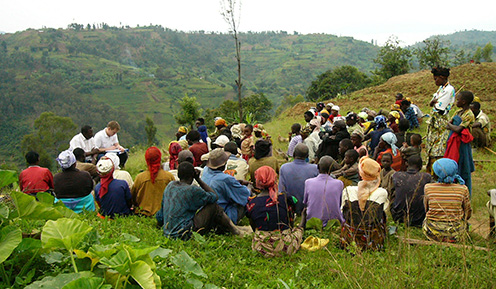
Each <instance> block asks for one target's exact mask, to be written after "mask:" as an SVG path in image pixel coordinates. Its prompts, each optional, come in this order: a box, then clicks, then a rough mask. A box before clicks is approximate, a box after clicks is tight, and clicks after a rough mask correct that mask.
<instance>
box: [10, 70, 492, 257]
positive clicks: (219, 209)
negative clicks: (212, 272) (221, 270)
mask: <svg viewBox="0 0 496 289" xmlns="http://www.w3.org/2000/svg"><path fill="white" fill-rule="evenodd" d="M432 74H433V76H434V80H435V83H436V85H438V86H439V89H438V90H437V92H436V93H434V95H433V98H432V101H431V102H430V106H431V108H432V109H431V111H430V113H429V114H430V117H429V116H428V115H427V114H426V115H424V114H423V112H422V111H421V110H420V109H419V107H418V106H416V105H415V104H413V102H412V100H411V99H409V98H405V97H404V96H403V95H402V94H401V93H398V94H397V95H396V99H395V100H394V101H392V102H393V103H392V104H391V106H390V107H389V109H390V111H386V110H384V109H381V110H380V111H378V112H376V111H374V110H371V109H368V108H363V109H362V110H361V111H359V112H353V111H349V112H346V113H343V114H341V113H342V111H343V110H342V109H341V108H340V107H339V106H338V105H335V104H333V103H328V104H324V103H321V102H319V103H317V104H316V107H315V108H311V109H309V110H308V111H306V112H305V113H304V115H303V117H304V119H305V123H303V124H300V123H295V124H293V125H292V126H291V128H290V130H291V131H290V133H289V144H288V149H287V157H288V158H289V162H287V163H284V164H282V161H281V160H280V159H277V158H276V157H275V156H274V155H273V152H274V150H273V146H272V144H273V143H272V139H271V137H270V135H269V134H268V133H267V132H266V130H265V129H264V127H263V125H262V124H254V125H252V124H243V123H233V124H228V123H227V122H226V121H225V120H224V119H223V118H221V117H218V118H215V119H214V120H211V121H212V122H213V123H214V124H215V131H213V132H211V133H210V134H209V133H208V130H207V127H206V125H205V120H204V119H203V118H199V119H198V120H197V121H196V129H191V130H189V129H188V128H186V127H184V126H182V127H179V129H178V131H177V133H176V140H175V141H173V142H171V143H170V144H169V145H168V148H167V157H166V161H165V162H164V160H163V156H162V152H161V150H160V149H158V148H156V147H150V148H148V149H147V150H146V153H145V159H146V164H147V170H145V171H143V172H141V173H139V174H138V175H137V176H136V178H135V179H134V180H133V179H132V177H131V176H130V175H129V173H128V172H126V171H125V170H124V169H125V163H126V161H127V151H126V149H124V148H123V147H122V146H121V145H120V144H119V141H118V138H117V132H118V131H119V129H120V126H119V124H118V123H117V122H115V121H111V122H109V123H108V125H107V127H106V128H105V129H103V130H101V131H99V132H98V133H97V134H96V135H95V136H93V131H92V128H91V127H90V126H84V127H82V129H81V133H80V134H78V135H76V136H74V138H73V139H72V140H71V141H70V144H69V149H68V150H66V151H63V152H61V153H60V155H59V156H58V158H57V162H58V163H59V165H60V167H61V169H62V171H61V172H59V173H57V174H56V175H55V176H52V174H51V172H50V171H49V170H48V169H45V168H41V167H39V166H38V162H39V156H38V154H37V153H36V152H29V153H27V154H26V161H27V162H28V164H29V167H28V168H27V169H26V170H24V171H23V172H22V173H21V174H20V177H19V181H20V182H19V183H20V188H21V190H22V191H23V192H25V193H27V194H36V193H37V192H42V191H52V192H53V193H54V195H55V197H56V201H61V202H63V203H64V204H65V205H66V206H67V207H68V208H70V209H72V210H74V211H75V212H81V211H83V210H87V211H95V210H96V211H98V214H99V216H100V217H102V218H105V217H108V218H114V217H115V216H126V215H129V214H139V215H143V216H148V217H153V216H154V217H155V218H156V219H157V223H158V226H159V227H160V228H161V229H162V230H163V233H164V235H165V236H167V237H170V238H178V239H184V240H186V239H188V238H190V237H191V234H192V232H198V233H200V234H205V233H207V232H210V231H213V232H216V233H231V234H235V235H246V234H248V233H250V232H251V231H252V232H253V243H252V248H253V250H256V251H258V252H260V253H261V254H263V255H265V256H274V255H278V254H282V253H287V254H291V253H294V252H295V251H297V250H298V248H299V247H300V245H301V243H302V238H303V232H304V229H305V226H306V223H307V220H310V219H313V218H315V219H318V220H320V221H321V222H322V226H323V227H326V226H327V224H328V223H329V222H330V221H332V220H335V221H334V222H337V223H339V224H340V225H341V233H340V246H341V247H343V248H347V247H348V246H349V245H350V244H356V245H357V246H358V247H359V248H361V249H372V250H381V249H383V248H384V240H385V239H386V224H387V222H386V218H387V215H389V214H388V213H390V215H391V216H392V218H393V220H394V221H396V222H398V223H404V224H405V226H413V227H421V228H422V230H423V232H424V234H425V236H426V237H427V238H428V239H429V240H433V241H443V242H458V241H460V240H463V239H464V238H465V236H466V235H467V233H468V219H469V218H470V216H471V211H472V210H471V204H470V200H471V194H472V182H471V173H472V172H473V171H474V164H473V159H472V147H473V146H486V145H488V144H489V142H490V141H491V140H490V133H491V131H490V127H491V126H490V123H489V118H488V117H487V115H485V114H484V113H483V112H482V110H481V103H480V100H478V99H477V98H474V95H473V94H472V92H470V91H461V92H459V93H455V89H454V87H453V86H452V85H451V84H450V83H449V81H448V77H449V69H446V68H434V69H432ZM454 106H456V107H458V110H457V111H456V112H455V113H450V111H451V110H452V108H453V107H454ZM450 115H451V117H450ZM426 117H428V120H426V122H427V134H426V135H424V136H422V135H421V134H420V129H419V126H420V123H422V122H423V121H424V119H425V118H426ZM423 154H424V155H425V156H426V158H425V161H423V159H422V155H423ZM424 163H425V164H426V172H423V168H424ZM490 195H491V201H489V202H488V204H487V205H488V208H489V212H490V215H491V216H492V217H494V214H495V211H496V209H495V208H496V191H491V192H490ZM95 203H96V205H95ZM300 216H301V219H300V220H301V221H300V222H299V224H298V225H296V224H295V220H296V219H297V218H298V217H300ZM243 218H247V219H248V220H249V224H250V227H251V230H248V229H246V227H243V226H239V224H240V222H241V220H242V219H243ZM492 220H493V223H492V226H494V218H493V219H492Z"/></svg>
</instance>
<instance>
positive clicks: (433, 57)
mask: <svg viewBox="0 0 496 289" xmlns="http://www.w3.org/2000/svg"><path fill="white" fill-rule="evenodd" d="M422 42H423V43H424V47H422V48H417V49H415V50H414V51H415V54H416V55H417V58H418V60H419V65H420V68H432V67H447V66H449V61H448V53H449V48H448V47H447V46H449V45H450V42H449V41H443V40H442V39H441V38H439V36H437V37H434V38H432V39H426V40H424V41H422Z"/></svg>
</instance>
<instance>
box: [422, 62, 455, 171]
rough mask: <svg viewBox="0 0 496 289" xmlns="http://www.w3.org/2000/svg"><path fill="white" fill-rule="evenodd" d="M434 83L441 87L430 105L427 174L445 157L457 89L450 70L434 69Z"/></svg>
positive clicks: (427, 137)
mask: <svg viewBox="0 0 496 289" xmlns="http://www.w3.org/2000/svg"><path fill="white" fill-rule="evenodd" d="M431 73H432V75H433V76H434V82H435V83H436V85H437V86H438V87H439V88H438V89H437V91H436V93H434V95H433V96H432V100H431V102H430V103H429V105H430V106H431V107H432V111H431V117H430V119H429V124H428V126H427V136H426V139H425V140H426V146H425V148H426V153H427V156H428V157H429V161H428V163H427V172H428V173H431V174H432V173H433V172H432V170H431V168H432V164H433V163H434V162H435V161H436V160H437V159H439V158H442V157H443V156H444V152H445V151H446V142H447V141H448V136H449V130H447V129H446V126H447V125H448V122H449V118H448V115H449V112H450V110H451V107H452V106H453V103H454V102H455V88H454V87H453V86H452V85H451V84H450V83H449V81H448V77H449V75H450V70H449V69H448V68H441V67H434V68H433V69H432V71H431Z"/></svg>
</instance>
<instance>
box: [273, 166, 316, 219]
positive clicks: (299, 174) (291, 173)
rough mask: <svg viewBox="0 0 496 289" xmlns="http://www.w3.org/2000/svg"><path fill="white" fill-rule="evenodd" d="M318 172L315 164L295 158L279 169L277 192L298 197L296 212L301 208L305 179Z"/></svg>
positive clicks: (312, 176) (299, 211)
mask: <svg viewBox="0 0 496 289" xmlns="http://www.w3.org/2000/svg"><path fill="white" fill-rule="evenodd" d="M318 174H319V169H317V165H313V164H309V163H307V162H306V161H305V160H300V159H295V160H294V161H292V162H290V163H286V164H283V165H282V166H281V169H279V192H286V193H287V194H288V195H289V196H294V197H296V199H298V202H297V203H296V212H297V213H298V214H300V213H301V211H302V210H303V208H304V206H303V193H304V191H305V181H306V180H307V179H309V178H314V177H316V176H317V175H318Z"/></svg>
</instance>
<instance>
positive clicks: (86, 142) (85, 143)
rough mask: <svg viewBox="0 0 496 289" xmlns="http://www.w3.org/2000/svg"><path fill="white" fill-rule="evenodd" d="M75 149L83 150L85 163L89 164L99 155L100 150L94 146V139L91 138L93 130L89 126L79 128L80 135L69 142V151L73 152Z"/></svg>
mask: <svg viewBox="0 0 496 289" xmlns="http://www.w3.org/2000/svg"><path fill="white" fill-rule="evenodd" d="M76 148H81V149H82V150H84V156H85V160H86V162H91V161H92V160H94V159H95V156H96V155H98V153H100V150H99V149H98V148H97V147H96V145H95V139H94V138H93V129H92V128H91V126H89V125H85V126H83V127H82V128H81V133H78V134H77V135H75V136H74V137H73V138H72V139H71V141H70V142H69V150H70V151H74V149H76Z"/></svg>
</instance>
